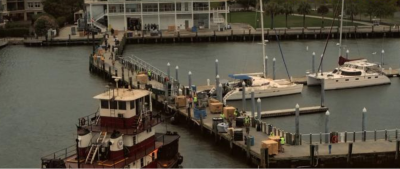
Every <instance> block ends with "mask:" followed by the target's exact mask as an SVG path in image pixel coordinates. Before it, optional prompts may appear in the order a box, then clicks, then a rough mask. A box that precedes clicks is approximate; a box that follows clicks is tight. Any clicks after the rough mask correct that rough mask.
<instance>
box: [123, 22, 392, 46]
mask: <svg viewBox="0 0 400 169" xmlns="http://www.w3.org/2000/svg"><path fill="white" fill-rule="evenodd" d="M265 32H266V33H265V38H266V39H268V40H276V37H275V36H276V35H278V37H279V38H280V39H282V40H293V39H326V38H327V35H328V34H329V32H330V28H328V27H326V28H320V27H308V28H301V27H300V28H275V29H273V30H271V29H265ZM126 34H127V42H128V43H129V44H140V43H179V42H182V43H183V42H224V41H225V42H228V41H259V40H260V39H261V38H260V37H261V29H257V30H254V29H247V30H246V29H239V30H224V31H215V30H198V31H197V32H190V31H184V30H183V31H178V32H175V31H161V33H160V34H159V35H158V36H151V35H150V33H146V32H142V31H137V32H136V31H135V32H126ZM338 37H339V29H338V28H337V27H334V28H333V29H332V36H331V39H335V38H338ZM343 37H344V38H346V39H358V38H378V37H387V38H390V37H400V28H399V26H345V27H344V28H343Z"/></svg>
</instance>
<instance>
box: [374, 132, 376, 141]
mask: <svg viewBox="0 0 400 169" xmlns="http://www.w3.org/2000/svg"><path fill="white" fill-rule="evenodd" d="M374 140H375V141H376V130H374Z"/></svg>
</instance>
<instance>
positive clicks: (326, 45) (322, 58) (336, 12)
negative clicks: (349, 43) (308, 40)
mask: <svg viewBox="0 0 400 169" xmlns="http://www.w3.org/2000/svg"><path fill="white" fill-rule="evenodd" d="M338 1H339V0H338ZM339 4H340V3H338V4H337V6H336V9H335V12H334V14H335V16H337V17H338V15H337V14H338V11H339V9H338V8H339ZM335 20H336V17H334V18H333V20H332V23H331V28H330V30H329V34H328V37H327V38H326V42H325V47H324V51H323V52H322V57H321V60H320V62H319V66H318V69H317V73H316V74H318V71H320V70H321V66H322V62H323V61H324V57H325V52H326V48H327V47H328V43H329V39H330V37H331V34H332V29H333V25H334V23H335ZM322 74H323V72H322V71H321V75H322Z"/></svg>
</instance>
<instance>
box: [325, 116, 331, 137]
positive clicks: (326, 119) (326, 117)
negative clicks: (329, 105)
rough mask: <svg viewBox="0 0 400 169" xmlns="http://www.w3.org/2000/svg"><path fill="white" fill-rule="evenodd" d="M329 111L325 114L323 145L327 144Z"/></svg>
mask: <svg viewBox="0 0 400 169" xmlns="http://www.w3.org/2000/svg"><path fill="white" fill-rule="evenodd" d="M329 115H330V113H329V111H326V114H325V143H329Z"/></svg>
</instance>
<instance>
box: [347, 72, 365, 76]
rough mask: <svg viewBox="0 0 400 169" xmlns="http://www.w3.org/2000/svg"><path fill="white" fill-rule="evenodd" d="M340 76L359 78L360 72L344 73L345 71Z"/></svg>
mask: <svg viewBox="0 0 400 169" xmlns="http://www.w3.org/2000/svg"><path fill="white" fill-rule="evenodd" d="M342 75H344V76H360V75H361V72H346V71H342Z"/></svg>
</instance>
